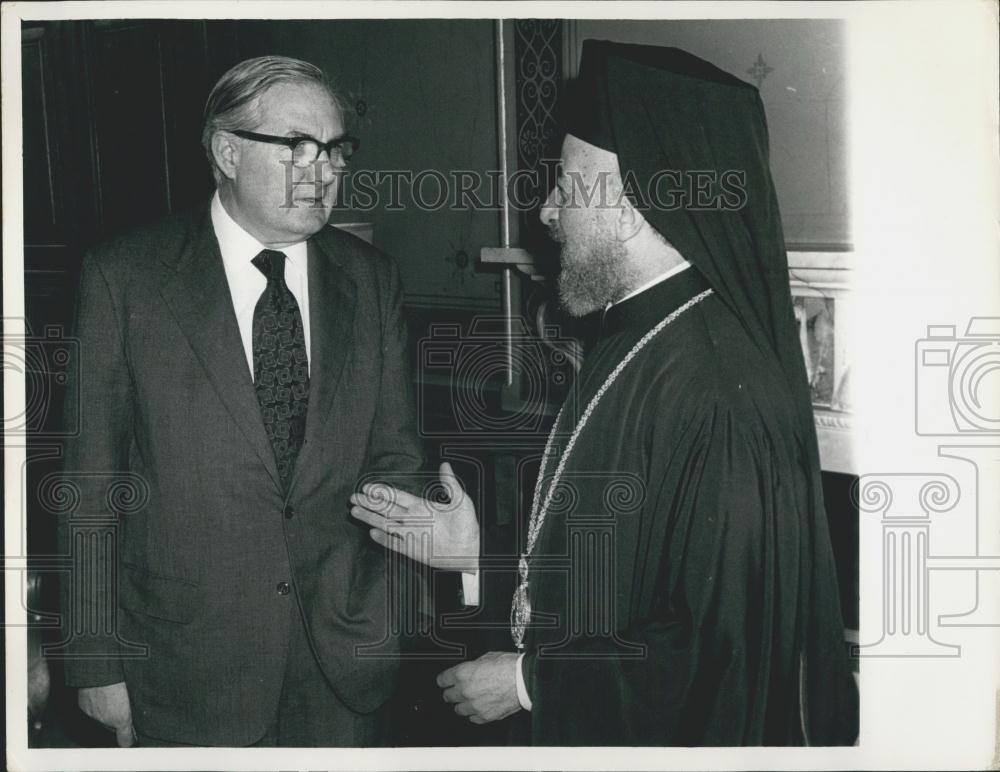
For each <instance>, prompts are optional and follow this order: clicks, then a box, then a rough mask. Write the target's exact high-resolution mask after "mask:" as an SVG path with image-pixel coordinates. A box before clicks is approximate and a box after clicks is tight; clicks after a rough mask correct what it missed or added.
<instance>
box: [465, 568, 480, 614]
mask: <svg viewBox="0 0 1000 772" xmlns="http://www.w3.org/2000/svg"><path fill="white" fill-rule="evenodd" d="M462 602H463V603H465V605H466V606H478V605H479V569H476V570H475V571H463V572H462Z"/></svg>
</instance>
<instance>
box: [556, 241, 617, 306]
mask: <svg viewBox="0 0 1000 772" xmlns="http://www.w3.org/2000/svg"><path fill="white" fill-rule="evenodd" d="M582 246H583V249H578V248H577V249H574V248H572V247H570V246H569V244H567V243H566V242H563V244H562V254H561V262H562V271H561V272H560V273H559V281H558V288H559V301H560V302H561V303H562V306H563V308H564V309H565V310H566V312H567V313H569V314H570V316H575V317H580V316H586V315H587V314H589V313H592V312H594V311H598V310H600V309H603V308H604V307H605V306H607V305H608V303H613V302H614V301H616V300H618V299H619V298H621V297H624V296H625V295H626V294H628V292H627V287H628V271H627V270H626V266H627V261H626V257H627V251H626V249H625V245H624V244H622V243H621V242H619V241H617V240H615V239H613V238H597V239H594V240H592V241H591V242H590V243H588V244H585V245H582Z"/></svg>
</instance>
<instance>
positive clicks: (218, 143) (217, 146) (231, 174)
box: [212, 131, 240, 180]
mask: <svg viewBox="0 0 1000 772" xmlns="http://www.w3.org/2000/svg"><path fill="white" fill-rule="evenodd" d="M212 157H213V158H214V159H215V166H216V168H217V169H218V170H219V171H220V172H221V173H222V175H223V176H224V177H226V178H228V179H230V180H233V179H236V170H237V169H238V168H239V165H240V146H239V143H237V141H236V137H235V136H233V135H232V134H230V133H229V132H228V131H217V132H215V133H214V134H213V135H212Z"/></svg>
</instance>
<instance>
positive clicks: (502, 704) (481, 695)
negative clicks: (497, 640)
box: [437, 651, 521, 724]
mask: <svg viewBox="0 0 1000 772" xmlns="http://www.w3.org/2000/svg"><path fill="white" fill-rule="evenodd" d="M517 659H518V655H517V654H514V653H512V652H499V651H491V652H489V653H488V654H484V655H483V656H481V657H480V658H479V659H477V660H473V661H472V662H463V663H462V664H461V665H456V666H455V667H453V668H449V669H448V670H445V671H444V672H443V673H439V674H438V677H437V685H438V686H439V687H441V688H442V689H444V692H443V693H442V695H441V696H442V697H444V701H445V702H450V703H452V704H454V706H455V712H456V713H458V715H460V716H466V717H467V718H468V719H469V721H471V722H472V723H473V724H486V723H489V722H490V721H499V720H500V719H501V718H506V717H507V716H509V715H511V714H512V713H516V712H517V711H519V710H520V709H521V703H520V702H519V701H518V699H517V668H518V662H517Z"/></svg>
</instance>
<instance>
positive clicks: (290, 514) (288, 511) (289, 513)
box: [282, 507, 295, 520]
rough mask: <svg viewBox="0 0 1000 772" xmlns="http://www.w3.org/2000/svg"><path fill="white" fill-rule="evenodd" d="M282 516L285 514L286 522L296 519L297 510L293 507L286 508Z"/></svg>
mask: <svg viewBox="0 0 1000 772" xmlns="http://www.w3.org/2000/svg"><path fill="white" fill-rule="evenodd" d="M282 514H284V516H285V520H291V519H292V518H293V517H295V509H294V508H293V507H285V509H284V511H283V513H282Z"/></svg>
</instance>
